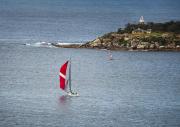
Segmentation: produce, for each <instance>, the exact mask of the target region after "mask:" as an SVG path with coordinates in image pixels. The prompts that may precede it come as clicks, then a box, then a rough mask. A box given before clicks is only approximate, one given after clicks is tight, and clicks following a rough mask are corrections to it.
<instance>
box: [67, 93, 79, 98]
mask: <svg viewBox="0 0 180 127" xmlns="http://www.w3.org/2000/svg"><path fill="white" fill-rule="evenodd" d="M68 96H71V97H78V96H79V94H78V93H70V92H69V93H68Z"/></svg>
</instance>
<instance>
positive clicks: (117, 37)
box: [81, 32, 180, 51]
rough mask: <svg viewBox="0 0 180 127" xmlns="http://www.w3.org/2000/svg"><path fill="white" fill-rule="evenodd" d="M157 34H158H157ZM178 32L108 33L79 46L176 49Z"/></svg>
mask: <svg viewBox="0 0 180 127" xmlns="http://www.w3.org/2000/svg"><path fill="white" fill-rule="evenodd" d="M157 35H158V36H157ZM179 36H180V35H179V34H178V35H176V34H172V33H161V34H160V33H151V34H144V33H143V34H128V33H125V34H118V33H115V32H113V33H109V34H106V35H104V36H102V37H98V38H97V39H95V40H93V41H91V42H88V43H86V44H83V45H82V46H81V47H86V48H98V49H104V48H105V49H111V50H178V51H179V49H180V47H179V44H180V38H179Z"/></svg>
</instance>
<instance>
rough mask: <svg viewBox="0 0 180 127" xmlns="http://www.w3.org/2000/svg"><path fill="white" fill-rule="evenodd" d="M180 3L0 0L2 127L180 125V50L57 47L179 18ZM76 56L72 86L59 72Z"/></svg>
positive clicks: (105, 0) (97, 0)
mask: <svg viewBox="0 0 180 127" xmlns="http://www.w3.org/2000/svg"><path fill="white" fill-rule="evenodd" d="M179 12H180V10H179V0H173V1H170V0H153V1H152V0H151V1H149V0H143V1H142V0H141V1H139V0H71V1H70V0H51V1H50V0H0V126H1V127H9V126H11V127H25V126H26V127H35V126H39V127H84V126H87V127H89V126H95V127H103V126H108V127H110V126H113V127H117V126H122V127H131V126H133V127H156V126H158V127H159V126H165V127H179V126H180V122H179V120H180V99H179V98H180V67H179V65H180V53H179V52H127V51H126V52H123V51H113V52H112V55H113V60H109V57H108V51H106V50H89V49H63V48H55V47H53V46H52V45H51V43H52V42H53V43H54V42H55V43H56V42H57V43H64V42H71V43H79V42H80V43H81V42H86V41H89V40H93V39H95V38H96V37H98V36H101V35H103V34H104V33H107V32H111V31H116V30H117V29H118V28H119V27H124V25H125V24H126V23H128V22H131V23H137V22H138V20H139V17H140V16H141V15H143V16H144V19H145V21H146V22H149V21H155V22H165V21H169V20H179V19H180V15H179ZM70 57H71V59H72V89H73V90H74V91H75V92H78V93H79V95H80V96H79V97H69V96H66V93H64V92H63V91H62V90H60V89H59V76H58V74H59V68H60V66H61V65H62V64H63V63H64V62H65V61H66V60H68V59H69V58H70Z"/></svg>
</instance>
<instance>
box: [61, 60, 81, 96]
mask: <svg viewBox="0 0 180 127" xmlns="http://www.w3.org/2000/svg"><path fill="white" fill-rule="evenodd" d="M68 64H69V69H68ZM67 70H68V71H69V77H68V80H67V79H66V76H67V75H66V72H67ZM59 81H60V88H61V89H62V90H64V91H65V92H66V93H67V94H68V95H69V96H79V95H78V93H77V92H73V91H72V89H71V60H68V61H66V62H65V63H64V64H63V65H62V66H61V68H60V70H59Z"/></svg>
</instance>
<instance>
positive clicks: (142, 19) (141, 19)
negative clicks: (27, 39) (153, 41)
mask: <svg viewBox="0 0 180 127" xmlns="http://www.w3.org/2000/svg"><path fill="white" fill-rule="evenodd" d="M139 23H140V24H144V17H143V16H141V17H140V19H139Z"/></svg>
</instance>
